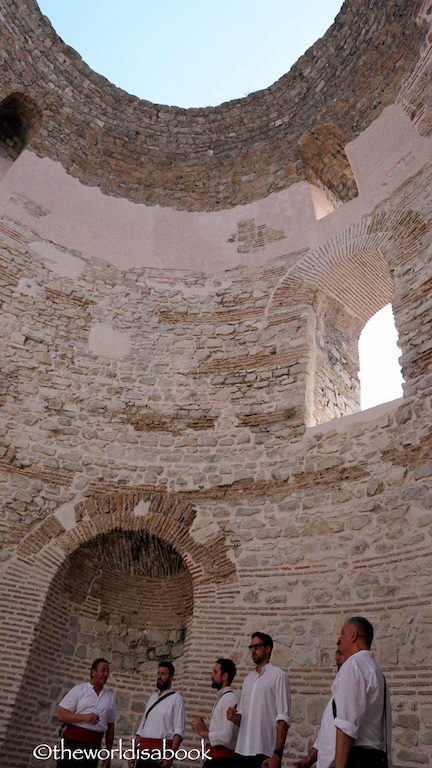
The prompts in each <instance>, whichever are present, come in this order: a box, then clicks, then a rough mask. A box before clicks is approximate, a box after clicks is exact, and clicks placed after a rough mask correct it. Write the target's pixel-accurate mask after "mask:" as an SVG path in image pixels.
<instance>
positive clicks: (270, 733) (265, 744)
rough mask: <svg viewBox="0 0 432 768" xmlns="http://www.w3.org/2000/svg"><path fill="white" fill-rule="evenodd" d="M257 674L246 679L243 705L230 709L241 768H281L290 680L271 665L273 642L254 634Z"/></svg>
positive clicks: (259, 634) (252, 645)
mask: <svg viewBox="0 0 432 768" xmlns="http://www.w3.org/2000/svg"><path fill="white" fill-rule="evenodd" d="M249 650H250V651H251V655H252V661H253V663H254V664H255V671H254V672H251V673H250V674H249V675H248V676H247V677H246V679H245V681H244V683H243V688H242V694H241V699H240V705H239V707H238V709H237V707H229V709H228V711H227V718H228V720H231V721H232V722H233V723H235V724H236V725H237V726H238V728H239V734H238V738H237V745H236V765H237V766H238V768H260V767H261V766H262V765H265V766H268V768H280V766H281V762H282V755H283V749H284V746H285V739H286V736H287V733H288V728H289V724H290V714H291V694H290V684H289V680H288V676H287V675H286V673H285V672H283V671H282V670H281V669H279V668H278V667H274V666H273V664H271V662H270V656H271V652H272V650H273V640H272V638H271V637H270V635H266V634H265V633H264V632H254V633H253V635H252V642H251V645H249Z"/></svg>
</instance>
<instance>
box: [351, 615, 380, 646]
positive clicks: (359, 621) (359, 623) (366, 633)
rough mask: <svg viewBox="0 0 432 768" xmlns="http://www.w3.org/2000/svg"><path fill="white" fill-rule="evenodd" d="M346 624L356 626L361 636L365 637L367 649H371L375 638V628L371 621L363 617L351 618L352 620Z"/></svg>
mask: <svg viewBox="0 0 432 768" xmlns="http://www.w3.org/2000/svg"><path fill="white" fill-rule="evenodd" d="M346 624H354V626H355V628H356V630H357V632H358V633H359V635H360V636H361V637H364V639H365V643H366V645H367V647H368V648H370V647H371V645H372V640H373V637H374V628H373V626H372V624H371V623H370V621H368V620H367V619H365V618H364V617H363V616H351V618H350V619H348V620H347V622H346Z"/></svg>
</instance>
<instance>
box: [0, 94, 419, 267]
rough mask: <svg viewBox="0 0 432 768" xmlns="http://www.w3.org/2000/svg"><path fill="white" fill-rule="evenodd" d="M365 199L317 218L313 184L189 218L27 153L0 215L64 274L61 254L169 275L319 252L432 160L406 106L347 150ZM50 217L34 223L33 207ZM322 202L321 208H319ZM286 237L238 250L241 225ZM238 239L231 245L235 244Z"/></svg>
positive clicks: (2, 195)
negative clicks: (30, 235)
mask: <svg viewBox="0 0 432 768" xmlns="http://www.w3.org/2000/svg"><path fill="white" fill-rule="evenodd" d="M346 152H347V155H348V158H349V160H350V162H351V165H352V168H353V171H354V175H355V178H356V182H357V186H358V188H359V197H357V198H356V199H354V200H352V201H350V202H349V203H346V204H345V205H344V206H342V207H341V208H338V209H337V210H335V211H332V212H331V213H329V214H328V215H325V216H323V217H322V218H320V219H319V220H317V218H316V214H315V211H314V201H313V199H312V193H311V188H310V186H309V184H307V183H306V182H299V183H297V184H294V185H293V186H291V187H290V188H289V189H287V190H284V191H282V192H279V193H274V194H271V195H269V196H268V197H267V198H265V199H264V200H260V201H257V202H254V203H250V204H248V205H244V206H237V207H235V208H233V209H230V210H225V211H217V212H191V213H189V212H185V211H176V210H173V209H171V208H161V207H160V206H153V207H149V206H145V205H143V204H137V203H132V202H129V201H127V200H124V199H119V198H115V197H109V196H107V195H103V194H102V193H101V192H100V190H99V189H98V188H97V187H88V186H85V185H83V184H81V183H80V182H79V181H78V180H77V179H74V178H72V177H70V176H68V175H67V173H66V172H65V170H64V169H63V168H62V166H61V165H60V163H56V162H53V161H52V160H49V159H48V158H44V159H41V158H39V157H37V156H36V155H35V154H34V153H31V152H28V151H26V152H24V153H23V154H22V155H21V156H20V157H19V158H18V160H16V162H15V163H14V165H13V167H12V169H11V170H10V171H9V173H8V174H7V176H6V177H5V179H4V181H3V183H2V184H1V186H0V210H1V211H2V213H3V215H6V216H8V217H10V218H11V219H13V220H14V221H18V222H21V223H23V224H24V225H25V226H26V227H28V228H30V229H31V230H32V231H33V232H34V233H35V242H37V240H38V237H40V238H41V239H42V240H45V241H49V243H50V245H49V246H41V245H40V244H38V245H37V246H32V247H35V249H37V251H38V253H39V254H40V255H42V256H44V257H45V258H46V259H47V265H48V266H49V268H50V269H52V270H54V271H55V270H57V272H58V274H65V271H63V272H61V271H60V270H70V271H73V269H75V268H76V269H77V268H78V265H77V264H76V262H73V261H71V259H70V258H68V259H66V258H65V254H64V253H63V254H62V256H60V254H61V253H62V252H61V250H58V249H56V248H55V246H56V245H58V246H60V248H63V249H69V250H74V251H78V252H79V253H82V254H83V255H84V256H86V255H87V256H89V257H91V256H94V257H97V258H99V259H103V260H105V261H107V262H109V263H111V264H113V265H115V266H117V267H119V268H120V269H130V268H132V267H139V268H145V267H150V268H163V269H165V270H170V269H175V270H176V271H177V270H182V269H184V270H198V271H203V272H216V271H218V270H222V269H230V268H234V267H236V266H239V265H252V266H256V265H261V264H263V263H265V262H267V261H269V260H270V259H274V258H277V257H279V256H283V255H285V254H287V253H292V252H295V251H296V250H300V249H303V248H313V247H316V246H318V245H320V244H321V243H323V242H325V241H326V240H328V239H329V238H330V237H332V236H333V235H334V234H335V233H336V232H338V231H340V230H341V229H342V228H345V227H347V226H349V225H350V224H351V223H353V222H355V221H358V219H359V217H361V216H362V215H364V214H365V213H368V212H370V211H371V210H373V208H374V207H375V206H376V205H377V204H378V203H379V202H380V201H381V200H383V199H385V198H387V197H388V196H389V195H390V194H391V192H392V191H393V190H394V189H396V188H397V187H398V186H399V185H400V184H401V183H402V182H404V181H405V180H406V179H408V178H409V177H410V176H411V175H412V174H414V173H415V172H417V171H418V170H420V169H421V168H422V166H423V164H424V163H425V162H426V161H427V160H428V158H429V157H430V156H431V155H432V140H431V139H427V138H423V137H421V136H419V135H418V134H417V132H416V130H415V128H414V127H413V126H412V124H411V122H410V120H409V118H408V117H407V116H406V114H405V113H404V111H403V109H402V107H400V106H391V107H388V108H387V109H385V110H384V111H383V112H382V114H381V115H380V117H379V118H378V119H377V120H375V121H374V123H372V124H371V125H370V126H369V127H368V128H367V130H365V131H364V132H363V133H362V134H361V135H360V136H359V137H358V138H357V139H356V140H355V141H353V142H351V143H350V144H348V145H347V147H346ZM24 197H25V198H26V199H27V200H30V201H32V202H34V203H35V204H36V205H37V206H40V207H42V208H43V209H46V210H47V211H49V213H48V214H47V215H44V216H36V215H35V214H33V213H32V206H31V205H23V204H22V203H20V199H21V198H24ZM315 202H316V201H315ZM247 219H254V220H255V224H256V226H260V225H266V226H267V227H270V228H272V229H273V230H278V231H279V230H283V232H284V234H285V238H283V239H278V240H275V241H272V242H269V243H268V244H267V245H266V246H265V247H260V248H251V250H250V251H249V253H239V251H238V247H239V245H241V243H239V242H238V241H237V240H236V239H235V235H236V234H237V232H238V224H239V222H241V221H244V220H247ZM233 238H234V239H233Z"/></svg>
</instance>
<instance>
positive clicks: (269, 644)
mask: <svg viewBox="0 0 432 768" xmlns="http://www.w3.org/2000/svg"><path fill="white" fill-rule="evenodd" d="M252 637H259V639H260V640H261V642H262V643H264V645H265V647H266V648H271V649H272V650H273V640H272V639H271V637H270V635H266V633H265V632H252V634H251V638H252Z"/></svg>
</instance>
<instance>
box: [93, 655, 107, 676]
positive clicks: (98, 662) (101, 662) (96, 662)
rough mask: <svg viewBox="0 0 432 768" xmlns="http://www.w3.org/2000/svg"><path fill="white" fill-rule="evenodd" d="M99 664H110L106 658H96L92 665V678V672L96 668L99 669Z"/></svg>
mask: <svg viewBox="0 0 432 768" xmlns="http://www.w3.org/2000/svg"><path fill="white" fill-rule="evenodd" d="M99 664H109V661H107V660H106V659H95V660H94V662H93V664H92V665H91V667H90V680H91V679H92V672H93V670H94V669H97V668H98V666H99Z"/></svg>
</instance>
